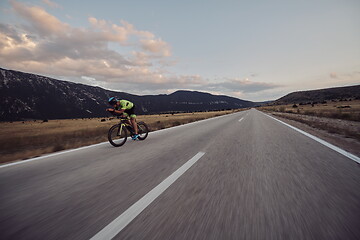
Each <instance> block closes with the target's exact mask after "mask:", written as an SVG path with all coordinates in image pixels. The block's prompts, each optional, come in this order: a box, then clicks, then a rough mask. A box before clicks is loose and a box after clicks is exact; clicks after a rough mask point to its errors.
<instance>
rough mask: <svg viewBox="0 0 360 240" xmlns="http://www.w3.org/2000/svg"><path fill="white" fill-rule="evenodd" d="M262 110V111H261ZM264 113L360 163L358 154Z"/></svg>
mask: <svg viewBox="0 0 360 240" xmlns="http://www.w3.org/2000/svg"><path fill="white" fill-rule="evenodd" d="M260 112H261V111H260ZM261 113H263V112H261ZM263 114H265V115H266V116H268V117H269V118H272V119H274V120H276V121H278V122H280V123H282V124H284V125H286V126H288V127H289V128H292V129H294V130H296V131H298V132H299V133H302V134H303V135H305V136H307V137H309V138H311V139H313V140H315V141H317V142H319V143H321V144H323V145H325V146H326V147H328V148H330V149H332V150H334V151H336V152H338V153H340V154H342V155H343V156H345V157H347V158H350V159H351V160H353V161H355V162H357V163H359V164H360V158H359V157H357V156H355V155H354V154H352V153H349V152H347V151H345V150H343V149H341V148H339V147H337V146H335V145H333V144H331V143H328V142H326V141H325V140H322V139H321V138H318V137H315V136H314V135H311V134H310V133H307V132H305V131H303V130H300V129H298V128H296V127H294V126H291V125H290V124H287V123H285V122H283V121H281V120H279V119H277V118H274V117H273V116H270V115H268V114H266V113H263Z"/></svg>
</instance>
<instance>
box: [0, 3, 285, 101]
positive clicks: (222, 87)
mask: <svg viewBox="0 0 360 240" xmlns="http://www.w3.org/2000/svg"><path fill="white" fill-rule="evenodd" d="M44 2H45V3H46V4H48V5H52V6H53V7H56V5H54V4H52V2H50V1H45V0H44ZM10 3H11V6H12V8H13V12H14V13H15V14H16V15H17V16H18V17H20V18H21V19H22V20H25V22H26V23H25V24H23V25H10V24H0V61H1V62H2V63H3V67H5V68H8V69H15V70H20V71H25V72H32V73H36V74H42V75H46V76H51V77H55V78H58V79H64V80H71V81H75V82H81V83H85V84H90V85H97V86H100V87H104V88H108V89H113V90H119V91H126V92H131V93H134V94H154V93H164V92H168V91H170V90H177V89H184V90H199V91H208V92H211V93H217V94H222V95H231V96H237V97H240V96H247V95H246V94H256V93H259V92H262V91H266V90H271V89H274V88H277V87H278V85H275V84H269V83H263V82H254V81H250V80H249V79H236V78H233V79H230V78H223V79H221V80H220V81H219V80H218V81H217V82H215V83H214V82H212V80H209V79H204V78H203V77H202V76H200V75H176V74H174V73H171V72H169V71H168V70H167V68H168V67H170V66H171V67H172V66H174V65H175V64H176V63H177V62H176V60H174V59H173V58H172V57H171V56H172V53H171V46H170V44H169V43H167V42H166V41H164V40H162V39H161V37H159V36H156V35H155V34H154V33H152V32H150V31H144V30H139V29H137V28H136V26H134V25H133V24H131V23H129V22H127V21H125V20H120V21H119V22H118V23H113V22H110V21H107V20H104V19H97V18H95V17H89V18H88V19H87V20H88V26H86V27H82V28H79V27H73V26H71V25H69V24H67V23H66V22H63V21H61V20H59V19H58V18H56V17H55V16H53V15H51V14H50V13H48V12H47V11H46V10H45V9H44V8H41V7H39V6H30V5H27V4H25V3H22V2H17V1H15V0H11V1H10ZM65 18H66V15H65ZM251 77H252V78H255V77H257V75H256V74H252V75H251Z"/></svg>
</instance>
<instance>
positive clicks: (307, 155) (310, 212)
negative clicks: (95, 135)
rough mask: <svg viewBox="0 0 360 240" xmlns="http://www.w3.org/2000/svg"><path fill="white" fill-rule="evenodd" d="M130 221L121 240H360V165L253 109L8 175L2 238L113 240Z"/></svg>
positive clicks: (3, 181)
mask: <svg viewBox="0 0 360 240" xmlns="http://www.w3.org/2000/svg"><path fill="white" fill-rule="evenodd" d="M194 156H195V158H196V156H197V159H196V161H195V160H194ZM189 160H190V161H189ZM193 160H194V161H193ZM191 161H192V162H191ZM190 162H191V165H189V164H190ZM184 166H187V168H188V169H187V170H186V169H185V170H183V172H182V173H179V174H178V176H177V178H176V179H173V180H172V182H171V183H170V184H169V186H167V187H166V188H165V189H163V190H161V191H160V192H159V193H158V196H156V197H154V200H153V202H151V203H149V204H148V205H146V206H143V208H144V210H143V211H141V210H140V212H141V213H140V214H139V215H134V214H135V213H134V211H133V210H132V208H133V206H134V205H136V204H137V203H139V202H140V201H142V199H143V197H144V196H148V194H149V192H150V193H152V191H153V189H158V186H160V185H162V184H164V182H166V181H167V180H166V181H164V180H165V179H167V178H168V177H169V176H173V175H174V174H175V173H178V172H179V170H178V169H180V170H181V169H182V168H184ZM174 172H175V173H174ZM144 201H145V200H144ZM129 209H130V210H129ZM123 215H127V216H129V215H134V216H132V218H134V220H132V221H130V223H128V224H126V225H124V226H123V228H122V230H121V231H117V232H115V234H114V238H115V239H186V240H188V239H326V240H328V239H360V227H359V226H360V165H359V163H357V162H355V161H353V160H351V159H349V158H348V157H346V156H344V155H342V154H340V153H338V152H336V151H334V150H332V149H330V148H328V147H327V146H324V145H323V144H320V143H318V142H317V141H315V140H313V139H311V138H309V137H308V136H305V135H303V134H301V133H299V132H297V131H295V130H294V129H291V128H289V127H288V126H285V125H283V124H282V123H280V122H278V121H276V120H274V119H272V118H270V117H268V116H266V115H264V114H263V113H261V112H258V111H256V110H250V111H245V112H240V113H236V114H231V115H227V116H222V117H217V118H214V119H210V120H204V121H201V122H197V123H192V124H187V125H183V126H180V127H175V128H172V129H167V130H162V131H158V132H153V133H150V135H149V137H148V139H146V140H145V141H138V142H133V141H129V142H127V143H126V144H125V145H124V146H123V147H120V148H114V147H112V146H111V145H110V144H109V143H103V144H99V145H96V146H92V147H89V148H84V149H79V150H76V151H71V152H65V153H62V154H58V155H54V156H49V157H43V158H38V159H35V160H33V161H29V162H25V163H21V164H18V165H11V166H2V167H1V168H0V239H17V240H18V239H90V238H93V237H94V239H95V238H96V237H97V236H100V237H99V238H100V239H106V237H105V235H101V234H102V233H103V232H106V231H107V227H109V226H115V229H116V228H118V226H117V225H116V224H118V222H119V221H117V219H119V216H123ZM113 224H114V225H113ZM104 229H105V230H104ZM99 234H100V235H99Z"/></svg>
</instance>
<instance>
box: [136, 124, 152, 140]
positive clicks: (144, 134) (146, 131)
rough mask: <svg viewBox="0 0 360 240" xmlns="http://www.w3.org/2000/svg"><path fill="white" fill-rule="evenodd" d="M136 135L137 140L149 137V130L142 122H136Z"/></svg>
mask: <svg viewBox="0 0 360 240" xmlns="http://www.w3.org/2000/svg"><path fill="white" fill-rule="evenodd" d="M137 125H138V133H139V140H145V138H147V136H148V135H149V128H148V126H147V125H146V123H144V122H138V123H137Z"/></svg>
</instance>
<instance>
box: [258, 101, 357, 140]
mask: <svg viewBox="0 0 360 240" xmlns="http://www.w3.org/2000/svg"><path fill="white" fill-rule="evenodd" d="M258 110H261V111H265V112H269V113H271V114H272V115H274V116H277V117H281V118H286V119H289V120H293V121H297V122H300V123H304V124H306V125H308V126H310V127H313V128H315V129H320V130H324V131H326V132H328V133H330V134H338V135H341V136H343V137H345V138H352V139H355V140H356V141H360V100H352V101H336V102H334V101H331V102H327V103H321V104H314V105H311V104H308V105H294V104H290V105H277V106H266V107H260V108H258Z"/></svg>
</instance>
